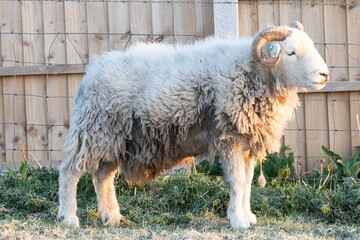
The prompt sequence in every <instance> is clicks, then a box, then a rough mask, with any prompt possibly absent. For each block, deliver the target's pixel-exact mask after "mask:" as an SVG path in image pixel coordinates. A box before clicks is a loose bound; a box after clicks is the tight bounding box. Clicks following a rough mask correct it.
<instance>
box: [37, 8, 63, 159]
mask: <svg viewBox="0 0 360 240" xmlns="http://www.w3.org/2000/svg"><path fill="white" fill-rule="evenodd" d="M64 10H65V9H64V2H43V13H44V14H43V15H44V16H43V22H44V32H46V33H54V35H52V34H47V35H45V36H44V43H45V56H46V61H47V63H48V64H65V63H66V62H67V61H66V46H65V43H66V35H64V34H59V33H63V32H65V16H64ZM67 86H68V84H67V77H66V75H46V93H47V96H49V98H47V99H45V101H47V114H48V116H47V117H48V123H49V124H50V125H54V126H49V127H48V141H49V147H48V148H49V150H50V152H49V160H50V161H51V164H52V161H56V160H63V159H64V157H65V155H64V153H63V152H62V151H54V150H62V148H63V145H64V140H65V136H66V134H67V131H68V128H66V127H65V125H66V123H68V122H69V112H68V111H69V109H68V99H67V98H66V96H67V95H68V89H67ZM54 96H64V98H51V97H54Z"/></svg>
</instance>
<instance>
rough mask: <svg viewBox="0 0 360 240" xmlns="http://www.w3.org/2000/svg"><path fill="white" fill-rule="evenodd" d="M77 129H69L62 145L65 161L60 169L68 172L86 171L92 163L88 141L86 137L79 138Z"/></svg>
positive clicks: (79, 133)
mask: <svg viewBox="0 0 360 240" xmlns="http://www.w3.org/2000/svg"><path fill="white" fill-rule="evenodd" d="M80 135H81V132H80V131H79V129H75V128H74V127H70V130H69V132H68V135H67V136H66V141H65V145H64V152H65V154H66V158H65V160H64V161H63V162H62V164H61V166H60V168H61V169H63V170H66V171H68V172H74V171H82V172H83V171H88V170H90V169H91V168H92V167H93V165H94V162H93V161H92V157H91V154H90V152H89V149H88V148H89V141H88V139H87V137H86V136H80Z"/></svg>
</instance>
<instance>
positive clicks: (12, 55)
mask: <svg viewBox="0 0 360 240" xmlns="http://www.w3.org/2000/svg"><path fill="white" fill-rule="evenodd" d="M20 12H21V7H20V2H8V1H6V2H5V1H1V2H0V27H1V30H0V32H1V33H9V32H10V33H11V32H21V31H22V28H21V14H20ZM0 38H1V55H2V59H3V61H2V66H3V67H6V68H7V67H14V66H15V65H16V66H18V67H19V66H20V67H21V65H22V63H15V61H23V45H22V36H21V34H1V35H0ZM14 68H15V67H14ZM2 79H3V92H4V93H10V94H19V95H17V96H15V95H4V96H3V98H4V109H3V111H4V113H6V114H4V118H3V120H4V122H6V123H19V125H14V124H5V125H4V130H5V135H4V136H3V137H4V141H5V143H4V145H5V146H4V147H5V148H6V149H8V150H7V151H6V155H5V157H6V162H7V164H9V165H11V166H12V167H13V168H14V169H17V167H19V165H20V164H18V163H16V162H19V161H22V159H23V157H22V155H21V152H20V151H13V150H12V149H15V148H16V149H21V144H24V145H25V147H26V146H27V136H26V133H25V129H26V128H24V126H25V125H24V124H25V123H26V114H25V97H24V96H23V94H25V86H24V78H23V77H22V76H16V77H14V74H12V76H10V77H3V78H2ZM14 164H15V166H14Z"/></svg>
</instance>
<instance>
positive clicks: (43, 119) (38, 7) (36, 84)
mask: <svg viewBox="0 0 360 240" xmlns="http://www.w3.org/2000/svg"><path fill="white" fill-rule="evenodd" d="M21 10H22V11H21V16H22V32H26V33H42V32H43V11H42V2H32V1H31V2H22V3H21ZM23 52H24V61H25V62H27V63H26V64H25V65H32V64H31V63H33V62H36V63H41V64H44V63H45V47H44V38H43V35H41V34H39V35H33V34H24V35H23ZM25 93H26V94H27V96H26V97H25V102H26V122H27V128H26V133H27V142H28V150H29V151H33V152H32V153H33V155H34V156H35V157H36V159H37V160H38V161H47V160H48V152H47V150H48V144H49V142H48V134H47V127H46V126H39V125H38V124H41V125H46V124H47V123H48V121H47V108H46V102H45V98H44V97H36V96H33V95H37V96H46V79H45V77H44V76H27V77H25Z"/></svg>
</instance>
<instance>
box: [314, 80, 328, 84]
mask: <svg viewBox="0 0 360 240" xmlns="http://www.w3.org/2000/svg"><path fill="white" fill-rule="evenodd" d="M327 81H328V80H327V79H324V80H323V81H322V82H312V83H313V84H315V85H325V84H326V83H327Z"/></svg>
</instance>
